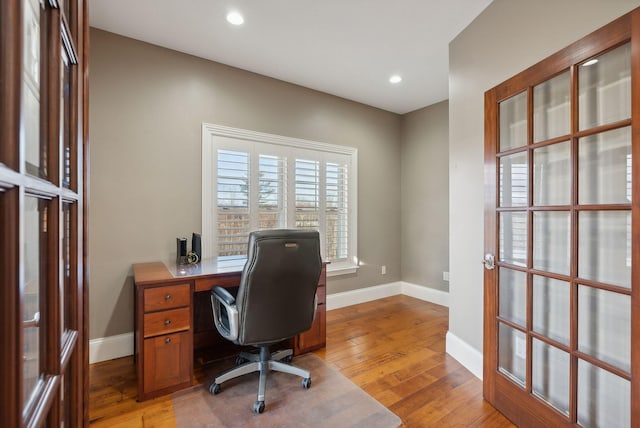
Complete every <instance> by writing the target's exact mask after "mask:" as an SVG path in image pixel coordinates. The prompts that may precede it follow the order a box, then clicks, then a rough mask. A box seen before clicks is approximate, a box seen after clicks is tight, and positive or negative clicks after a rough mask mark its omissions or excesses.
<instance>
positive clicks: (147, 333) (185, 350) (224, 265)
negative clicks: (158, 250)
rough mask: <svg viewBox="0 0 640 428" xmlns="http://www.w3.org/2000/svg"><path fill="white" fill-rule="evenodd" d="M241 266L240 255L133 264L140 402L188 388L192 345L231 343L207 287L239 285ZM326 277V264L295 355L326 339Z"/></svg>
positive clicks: (191, 365) (197, 346) (191, 363)
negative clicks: (217, 319) (222, 332)
mask: <svg viewBox="0 0 640 428" xmlns="http://www.w3.org/2000/svg"><path fill="white" fill-rule="evenodd" d="M243 266H244V260H239V261H238V260H236V261H232V262H220V263H218V262H217V261H216V260H203V261H202V263H200V264H198V265H186V266H176V264H175V263H163V262H154V263H139V264H134V265H133V280H134V284H135V287H134V288H135V290H134V294H135V297H134V299H135V305H134V311H135V314H134V323H135V327H134V335H135V341H134V352H135V359H136V371H137V376H138V401H143V400H147V399H149V398H153V397H157V396H160V395H164V394H168V393H171V392H174V391H178V390H180V389H183V388H188V387H190V386H191V385H192V383H193V380H194V376H193V361H194V349H195V350H196V351H198V350H199V349H203V348H208V347H212V346H213V347H215V346H216V344H221V343H222V342H226V343H229V342H227V341H225V340H224V339H222V337H221V336H220V335H219V334H218V333H217V331H216V330H215V326H214V325H213V315H212V313H211V303H210V297H209V291H210V290H211V287H213V286H214V285H219V286H223V287H227V288H232V287H237V286H238V285H239V283H240V273H241V271H242V267H243ZM326 278H327V277H326V264H325V265H324V266H323V269H322V273H321V274H320V280H319V282H318V293H317V294H318V308H317V310H316V315H315V319H314V321H313V325H312V326H311V329H310V330H308V331H306V332H304V333H302V334H300V335H298V336H296V337H295V338H294V339H293V340H292V343H291V346H292V347H293V352H294V354H295V355H299V354H303V353H305V352H309V351H312V350H314V349H318V348H322V347H324V346H325V344H326V309H325V301H326Z"/></svg>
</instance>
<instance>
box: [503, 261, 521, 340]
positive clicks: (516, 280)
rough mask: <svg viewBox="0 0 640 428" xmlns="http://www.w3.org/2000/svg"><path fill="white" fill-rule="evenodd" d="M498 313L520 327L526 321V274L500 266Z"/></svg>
mask: <svg viewBox="0 0 640 428" xmlns="http://www.w3.org/2000/svg"><path fill="white" fill-rule="evenodd" d="M498 287H499V290H500V291H499V293H500V297H499V299H500V312H499V315H500V316H501V317H503V318H505V319H508V320H509V321H512V322H514V323H516V324H518V325H521V326H522V327H525V326H526V321H527V274H526V273H524V272H520V271H517V270H513V269H505V268H500V283H499V286H498Z"/></svg>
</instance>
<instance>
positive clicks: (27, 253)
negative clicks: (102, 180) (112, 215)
mask: <svg viewBox="0 0 640 428" xmlns="http://www.w3.org/2000/svg"><path fill="white" fill-rule="evenodd" d="M86 16H87V15H86V4H85V3H84V2H83V1H82V0H57V1H55V0H3V1H2V2H0V76H1V79H0V92H1V97H2V109H1V110H0V138H1V144H0V225H1V226H0V228H1V229H2V234H1V236H2V239H1V240H0V275H1V287H0V317H1V319H0V323H1V324H2V329H3V334H2V336H1V339H0V379H2V381H1V382H0V414H2V418H1V419H2V425H3V426H11V427H27V426H29V427H30V426H45V425H46V426H83V425H86V423H87V421H88V418H87V416H88V407H87V406H88V379H87V378H86V375H85V374H86V373H87V371H88V370H87V368H88V358H87V343H88V342H87V340H86V337H87V336H86V334H87V329H86V323H85V321H84V317H85V311H86V306H85V305H86V299H85V297H86V295H85V289H86V282H85V275H86V270H85V269H84V266H85V264H86V260H85V255H84V254H85V253H84V248H85V242H86V235H85V233H84V231H85V224H86V223H85V212H86V206H85V198H84V195H85V180H84V178H85V169H86V168H85V164H86V162H85V158H84V156H83V153H84V152H85V148H86V147H85V144H84V142H85V137H86V135H87V120H88V118H87V114H86V112H87V109H86V91H87V89H86V74H85V71H86V57H85V55H84V49H85V48H86V38H87V34H88V27H87V21H86V19H85V17H86Z"/></svg>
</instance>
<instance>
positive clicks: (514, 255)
mask: <svg viewBox="0 0 640 428" xmlns="http://www.w3.org/2000/svg"><path fill="white" fill-rule="evenodd" d="M500 261H501V262H504V263H509V264H512V265H516V266H526V265H527V213H526V212H503V213H500Z"/></svg>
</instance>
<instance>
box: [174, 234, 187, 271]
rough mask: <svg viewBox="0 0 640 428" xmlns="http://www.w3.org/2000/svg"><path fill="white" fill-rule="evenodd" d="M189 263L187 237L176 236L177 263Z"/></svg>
mask: <svg viewBox="0 0 640 428" xmlns="http://www.w3.org/2000/svg"><path fill="white" fill-rule="evenodd" d="M186 263H187V238H176V264H177V265H184V264H186Z"/></svg>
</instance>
